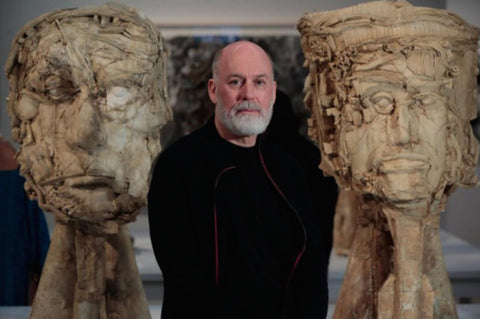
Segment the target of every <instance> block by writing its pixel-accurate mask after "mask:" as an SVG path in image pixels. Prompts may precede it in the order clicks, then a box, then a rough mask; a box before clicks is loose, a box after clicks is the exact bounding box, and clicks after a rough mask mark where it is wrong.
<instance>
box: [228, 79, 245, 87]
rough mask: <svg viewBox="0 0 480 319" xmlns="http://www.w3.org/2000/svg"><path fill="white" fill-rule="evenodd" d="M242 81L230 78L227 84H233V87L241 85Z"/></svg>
mask: <svg viewBox="0 0 480 319" xmlns="http://www.w3.org/2000/svg"><path fill="white" fill-rule="evenodd" d="M242 83H243V81H242V80H241V79H239V78H232V79H230V80H228V85H230V86H233V87H240V86H241V85H242Z"/></svg>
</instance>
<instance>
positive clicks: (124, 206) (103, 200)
mask: <svg viewBox="0 0 480 319" xmlns="http://www.w3.org/2000/svg"><path fill="white" fill-rule="evenodd" d="M62 27H63V30H62V31H63V34H70V35H73V34H77V36H76V37H71V38H70V39H69V40H70V41H71V42H69V43H68V45H67V44H65V41H63V38H62V36H61V34H60V32H58V34H50V36H49V37H48V38H46V39H45V40H44V39H42V40H41V41H40V43H39V45H38V47H37V48H36V52H39V53H40V52H41V53H42V56H41V58H38V59H37V60H36V61H35V64H34V65H33V66H32V67H31V68H30V69H29V70H28V72H26V74H25V76H26V85H25V88H24V89H23V90H21V91H20V92H19V93H20V94H19V96H18V98H17V100H16V101H15V103H14V107H13V110H14V112H15V113H16V115H17V117H20V118H21V119H22V121H21V124H20V129H21V130H23V131H24V132H26V134H23V135H24V137H23V140H22V141H21V142H22V149H21V152H20V154H19V160H20V162H21V163H22V166H24V167H23V169H24V170H27V172H28V175H30V176H31V178H32V182H33V184H34V186H35V187H36V188H38V190H39V191H40V192H41V193H42V196H43V197H44V199H45V202H46V203H47V204H49V205H50V206H53V207H55V208H56V209H58V210H59V211H61V212H62V213H65V214H68V215H71V216H73V217H78V218H81V219H85V220H89V221H102V220H105V219H110V218H112V216H116V215H118V214H121V213H122V212H132V210H135V209H138V208H139V207H138V205H143V200H144V198H145V194H146V191H147V187H148V184H147V183H148V180H147V179H148V172H149V169H150V165H151V161H152V158H153V156H155V154H156V153H158V151H159V137H160V136H159V134H158V131H159V129H160V126H161V125H162V124H164V122H165V114H164V113H165V112H164V108H165V101H162V100H161V99H160V98H159V94H158V92H156V93H153V91H155V90H157V87H156V84H157V82H156V77H157V75H158V72H155V71H154V70H157V71H158V68H156V66H155V65H154V63H155V61H150V60H147V59H136V58H134V57H131V56H129V55H128V54H124V53H122V52H121V50H119V49H117V48H116V47H115V45H109V44H108V43H107V41H105V38H103V39H98V38H93V39H89V38H88V37H85V34H83V33H81V32H80V29H79V28H76V26H75V25H74V24H72V25H70V24H63V25H62ZM91 28H95V26H91ZM89 31H91V32H93V33H94V31H97V30H89ZM116 39H118V37H117V38H115V37H112V38H111V39H110V40H111V41H112V42H115V41H116ZM132 44H133V43H132ZM136 45H137V46H140V45H142V44H138V43H137V44H136ZM143 49H144V50H145V53H146V54H150V55H152V56H153V55H154V54H156V53H157V52H155V48H154V47H153V46H148V45H147V44H145V48H143ZM149 50H151V51H152V52H148V51H149ZM38 56H39V55H38ZM86 61H88V62H86ZM27 111H28V112H30V113H28V112H27ZM23 113H25V114H23ZM85 214H87V215H85Z"/></svg>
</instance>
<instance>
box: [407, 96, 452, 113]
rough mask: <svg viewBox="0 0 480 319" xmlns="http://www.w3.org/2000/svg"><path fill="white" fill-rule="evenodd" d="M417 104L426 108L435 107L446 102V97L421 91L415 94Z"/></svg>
mask: <svg viewBox="0 0 480 319" xmlns="http://www.w3.org/2000/svg"><path fill="white" fill-rule="evenodd" d="M414 99H415V102H416V104H417V105H418V106H419V107H421V108H422V109H424V110H429V109H435V108H438V107H442V106H443V105H445V104H446V100H445V98H444V97H442V96H439V95H437V94H433V93H421V94H417V95H415V96H414Z"/></svg>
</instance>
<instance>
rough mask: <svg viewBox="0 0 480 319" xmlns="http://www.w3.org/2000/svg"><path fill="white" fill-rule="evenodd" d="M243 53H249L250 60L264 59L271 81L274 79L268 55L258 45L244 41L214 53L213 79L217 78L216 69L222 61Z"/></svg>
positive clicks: (231, 44)
mask: <svg viewBox="0 0 480 319" xmlns="http://www.w3.org/2000/svg"><path fill="white" fill-rule="evenodd" d="M243 51H245V52H251V53H252V54H251V56H252V59H255V58H265V59H266V62H267V63H268V64H269V65H270V68H271V76H272V79H273V78H274V72H273V61H272V58H271V57H270V55H269V54H268V53H267V52H265V50H263V49H262V47H260V46H259V45H257V44H255V43H253V42H250V41H244V40H242V41H237V42H233V43H230V44H228V45H227V46H225V47H224V48H222V49H220V50H218V51H217V52H216V53H215V56H214V57H213V62H212V76H213V78H214V79H216V78H217V77H218V69H219V66H220V64H222V61H223V60H225V59H228V58H229V57H231V56H232V55H235V54H237V53H239V52H243Z"/></svg>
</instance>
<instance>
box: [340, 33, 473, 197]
mask: <svg viewBox="0 0 480 319" xmlns="http://www.w3.org/2000/svg"><path fill="white" fill-rule="evenodd" d="M386 47H387V48H388V49H386V50H385V51H380V50H378V51H374V52H373V53H372V52H368V53H363V52H356V53H354V54H355V56H354V59H355V61H356V63H355V64H352V65H351V66H350V68H351V73H349V75H348V77H346V78H345V79H344V84H345V85H344V86H343V88H346V89H345V91H342V90H339V91H338V92H337V93H336V94H339V95H337V98H339V99H340V98H341V96H342V94H343V92H345V96H346V100H345V102H344V103H343V104H342V106H341V108H340V111H335V112H332V113H331V114H334V118H335V120H334V122H333V123H334V127H335V132H336V135H335V140H334V141H335V142H336V146H335V149H337V150H338V153H336V154H337V156H338V159H339V161H338V162H335V163H337V164H340V165H341V168H342V167H343V168H346V169H345V170H344V171H346V172H347V174H346V175H345V176H347V177H348V179H347V180H348V181H349V183H350V187H353V188H354V189H355V190H357V191H359V192H362V193H368V194H372V195H374V196H376V197H379V198H383V199H386V200H387V201H389V202H392V203H395V204H396V205H409V206H412V205H425V203H431V202H432V201H434V200H439V199H441V198H442V197H443V196H444V195H445V192H446V191H448V189H449V185H450V186H451V185H454V184H455V183H458V182H459V181H461V179H463V178H464V177H465V176H466V175H464V176H462V174H464V172H467V170H469V168H467V166H466V165H465V164H466V163H469V162H472V161H471V159H474V158H475V156H476V154H477V152H478V148H477V147H476V145H474V144H472V142H470V141H471V140H470V138H471V136H472V135H471V130H470V131H469V130H468V128H469V127H468V126H467V127H465V128H464V127H462V123H465V114H466V113H467V112H466V111H463V112H462V108H464V109H466V110H467V109H469V107H470V106H468V107H467V106H466V105H470V104H471V102H470V101H471V100H472V98H473V96H472V97H470V96H468V95H466V94H465V92H470V91H471V92H475V90H474V89H472V88H470V87H469V86H470V84H469V83H470V82H471V81H470V78H473V77H472V76H471V75H472V74H473V73H474V71H470V70H469V71H466V72H464V73H463V74H462V73H460V72H459V67H458V65H457V64H456V63H459V64H460V65H462V63H463V62H462V60H454V59H451V56H450V55H448V54H445V52H440V51H438V50H437V49H438V48H432V47H428V46H423V47H422V46H421V45H418V44H417V46H416V48H415V49H411V50H410V51H406V50H405V49H404V48H405V45H404V44H403V43H400V45H398V44H392V46H391V47H390V48H389V47H388V46H386ZM352 52H353V51H352ZM405 52H407V53H405ZM445 56H447V57H448V58H450V59H451V60H447V58H446V57H445ZM469 57H470V56H469V55H465V57H464V58H463V61H467V60H468V58H469ZM352 60H353V59H352ZM462 92H463V93H462ZM462 95H463V97H462ZM465 96H467V97H465ZM456 103H458V105H457V104H456ZM467 124H468V122H467ZM462 148H465V149H462ZM462 156H463V158H462ZM340 171H341V170H340ZM465 180H467V178H465Z"/></svg>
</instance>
